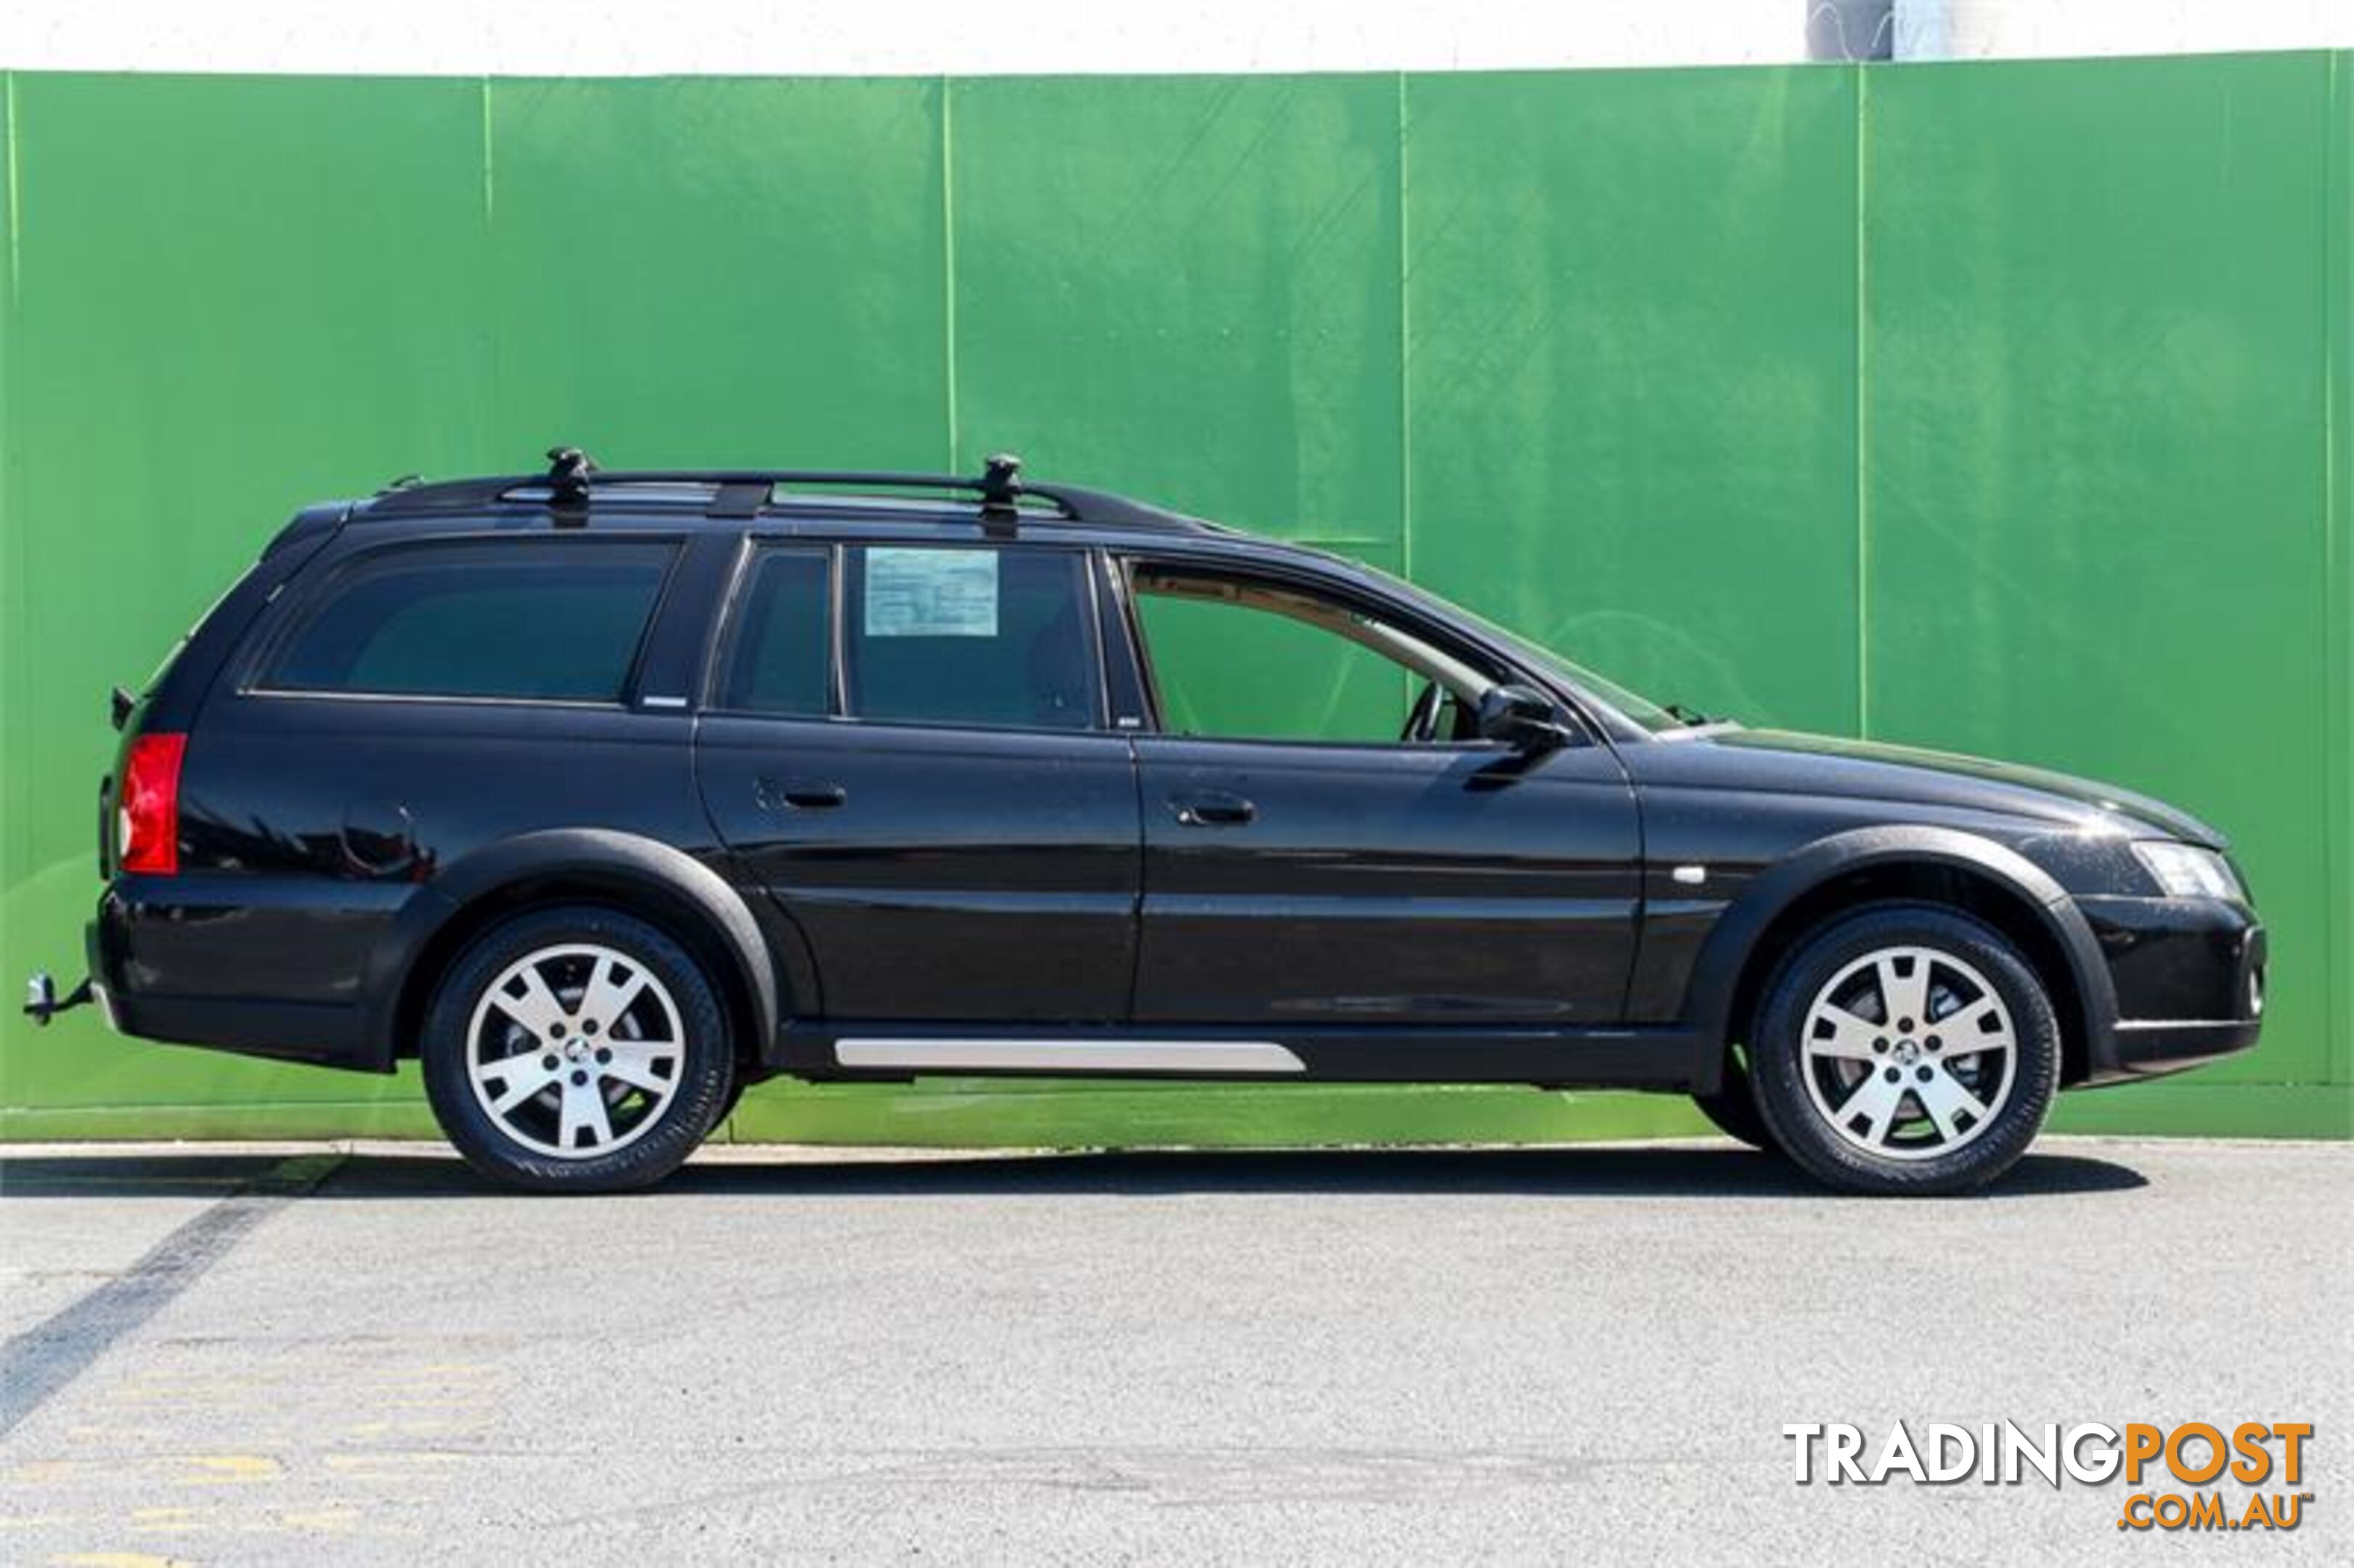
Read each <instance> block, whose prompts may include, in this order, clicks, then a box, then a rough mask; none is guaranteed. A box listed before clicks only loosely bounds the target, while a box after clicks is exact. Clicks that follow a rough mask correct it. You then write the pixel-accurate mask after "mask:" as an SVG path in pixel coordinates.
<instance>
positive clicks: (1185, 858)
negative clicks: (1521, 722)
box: [1126, 561, 1641, 1031]
mask: <svg viewBox="0 0 2354 1568" xmlns="http://www.w3.org/2000/svg"><path fill="white" fill-rule="evenodd" d="M1126 580H1127V582H1128V584H1129V593H1130V599H1131V603H1132V606H1133V610H1132V620H1133V621H1134V622H1135V624H1136V625H1137V627H1138V628H1139V629H1140V638H1141V641H1142V644H1143V651H1144V653H1145V656H1146V658H1145V663H1146V669H1147V672H1148V676H1149V680H1150V685H1151V687H1152V689H1153V694H1154V697H1155V706H1156V712H1157V719H1158V731H1157V733H1153V734H1149V735H1146V736H1140V738H1139V739H1138V741H1137V754H1138V762H1139V769H1140V772H1139V784H1140V796H1141V799H1142V802H1143V813H1144V840H1145V863H1144V903H1143V933H1142V938H1141V947H1140V952H1139V956H1138V971H1137V992H1136V1018H1137V1022H1139V1023H1140V1024H1143V1023H1148V1022H1150V1023H1204V1024H1230V1025H1231V1024H1252V1025H1257V1026H1260V1027H1263V1028H1267V1029H1269V1030H1270V1031H1274V1030H1278V1029H1279V1027H1280V1026H1281V1025H1284V1024H1290V1025H1297V1026H1326V1027H1331V1026H1354V1027H1356V1028H1360V1029H1364V1028H1369V1027H1378V1026H1384V1025H1416V1026H1420V1028H1421V1030H1423V1031H1427V1030H1428V1029H1429V1028H1430V1027H1431V1026H1433V1025H1455V1026H1476V1025H1493V1024H1518V1025H1542V1026H1546V1027H1550V1028H1575V1027H1580V1026H1591V1025H1595V1024H1603V1023H1609V1022H1614V1021H1616V1020H1617V1018H1618V1017H1619V1016H1620V1013H1621V1012H1622V1008H1623V1000H1624V995H1625V991H1626V984H1627V977H1628V967H1629V965H1630V963H1631V961H1632V959H1633V956H1634V947H1635V935H1636V925H1637V919H1638V898H1639V893H1640V885H1639V878H1638V865H1639V862H1640V855H1641V846H1640V842H1639V838H1638V828H1637V820H1636V807H1635V802H1634V799H1633V796H1632V793H1631V791H1630V789H1629V787H1628V782H1627V779H1626V776H1625V774H1624V773H1623V772H1622V771H1621V769H1620V768H1619V766H1618V763H1617V758H1616V757H1615V756H1614V755H1613V754H1612V753H1611V751H1610V750H1609V748H1608V747H1605V746H1603V745H1601V744H1599V743H1598V742H1596V741H1593V740H1590V739H1584V738H1581V739H1576V740H1574V741H1573V742H1572V743H1571V744H1568V745H1565V746H1563V747H1558V748H1556V749H1553V750H1551V751H1547V752H1543V753H1539V754H1533V755H1529V754H1521V753H1515V752H1512V751H1511V750H1508V749H1507V748H1505V747H1501V746H1499V745H1496V744H1494V743H1491V742H1489V741H1484V740H1481V739H1479V738H1478V737H1477V736H1476V733H1475V732H1474V727H1473V724H1472V719H1471V715H1472V713H1473V712H1474V710H1475V708H1476V705H1477V702H1478V697H1479V693H1480V692H1482V691H1484V690H1485V689H1486V688H1487V686H1488V685H1489V684H1490V683H1492V681H1493V679H1494V678H1495V677H1496V676H1497V675H1498V674H1500V673H1501V672H1499V671H1496V670H1492V669H1488V668H1483V667H1481V666H1480V665H1479V662H1477V661H1478V660H1479V658H1480V657H1481V656H1480V655H1479V654H1477V653H1476V652H1467V651H1466V650H1463V649H1461V648H1456V647H1450V646H1448V645H1447V642H1446V641H1445V640H1444V634H1443V632H1442V631H1439V630H1434V629H1431V628H1428V627H1426V626H1422V625H1418V624H1416V623H1414V622H1413V621H1411V620H1409V619H1408V618H1406V617H1405V615H1404V614H1403V613H1401V612H1398V611H1395V610H1384V609H1383V607H1379V606H1375V605H1371V604H1369V603H1367V602H1366V601H1364V600H1363V599H1351V598H1349V597H1346V596H1344V595H1342V594H1341V593H1340V592H1339V591H1337V590H1333V589H1327V588H1315V587H1313V586H1312V585H1306V584H1303V583H1301V582H1299V581H1298V580H1288V579H1278V578H1270V577H1254V576H1252V575H1249V574H1248V573H1247V572H1243V571H1238V570H1237V569H1235V568H1232V567H1224V566H1219V567H1204V566H1199V565H1189V564H1185V563H1182V562H1180V563H1153V562H1145V561H1139V562H1132V563H1129V570H1128V575H1127V579H1126Z"/></svg>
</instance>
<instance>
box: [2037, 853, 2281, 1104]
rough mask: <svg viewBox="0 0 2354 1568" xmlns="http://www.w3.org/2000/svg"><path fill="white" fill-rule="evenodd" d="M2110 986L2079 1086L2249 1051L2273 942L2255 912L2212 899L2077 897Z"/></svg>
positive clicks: (2258, 1027)
mask: <svg viewBox="0 0 2354 1568" xmlns="http://www.w3.org/2000/svg"><path fill="white" fill-rule="evenodd" d="M2076 902H2077V906H2078V907H2079V908H2080V909H2082V910H2083V912H2084V917H2085V920H2086V922H2087V923H2088V924H2089V925H2090V926H2091V927H2092V930H2093V935H2094V939H2095V940H2096V941H2097V942H2098V943H2099V944H2100V948H2101V956H2102V959H2103V960H2104V961H2105V963H2106V965H2107V967H2108V970H2109V978H2110V980H2111V982H2112V983H2113V985H2114V986H2115V991H2116V999H2117V1018H2116V1022H2115V1024H2114V1026H2113V1027H2112V1028H2111V1029H2110V1030H2109V1031H2108V1032H2107V1035H2108V1037H2107V1039H2106V1040H2098V1039H2096V1040H2094V1042H2093V1049H2092V1051H2091V1053H2090V1055H2091V1061H2090V1063H2089V1064H2088V1065H2089V1068H2090V1071H2089V1073H2088V1074H2087V1075H2086V1076H2085V1077H2084V1079H2083V1080H2081V1083H2082V1085H2083V1086H2100V1085H2106V1084H2127V1083H2136V1082H2138V1081H2141V1080H2143V1079H2147V1078H2157V1077H2163V1076H2165V1075H2168V1074H2169V1073H2180V1072H2187V1071H2188V1070H2190V1068H2193V1067H2200V1066H2204V1065H2207V1064H2208V1063H2210V1062H2214V1061H2219V1060H2221V1058H2223V1057H2226V1056H2232V1055H2236V1054H2239V1053H2241V1052H2243V1051H2252V1050H2253V1049H2255V1046H2256V1042H2257V1040H2258V1038H2259V1037H2260V1035H2261V1034H2262V1033H2263V1030H2264V993H2265V988H2266V985H2267V982H2268V980H2269V977H2268V975H2267V973H2266V964H2267V961H2268V959H2269V947H2268V944H2267V942H2266V940H2265V938H2264V927H2263V925H2262V924H2261V923H2260V922H2259V921H2258V920H2257V918H2256V913H2255V911H2254V910H2253V909H2251V908H2249V907H2248V906H2246V905H2243V904H2234V903H2228V902H2225V901H2222V900H2220V899H2212V898H2080V899H2078V900H2077V901H2076Z"/></svg>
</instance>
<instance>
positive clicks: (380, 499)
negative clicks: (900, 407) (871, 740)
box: [371, 446, 1214, 529]
mask: <svg viewBox="0 0 2354 1568" xmlns="http://www.w3.org/2000/svg"><path fill="white" fill-rule="evenodd" d="M547 458H548V466H547V468H546V470H545V471H542V472H539V473H522V474H496V475H492V476H490V477H487V478H482V479H459V480H445V481H441V482H436V483H427V482H422V481H420V480H419V479H418V478H417V476H416V475H414V474H408V475H404V476H402V477H401V478H400V479H398V480H396V481H395V482H392V483H391V484H389V485H387V486H386V487H385V488H384V489H382V490H380V491H378V492H377V493H376V504H375V506H374V507H373V508H371V510H372V511H373V512H375V513H376V514H378V515H397V514H410V513H419V512H462V511H469V510H472V509H474V508H478V507H482V506H492V505H500V504H507V505H537V506H544V507H546V508H547V509H548V510H549V511H550V512H552V513H554V514H556V521H557V523H558V524H559V525H563V526H573V527H577V526H579V525H580V524H584V523H586V522H587V521H588V506H589V503H590V502H591V501H592V500H593V499H594V498H595V497H596V496H597V495H598V493H600V492H602V493H606V494H609V495H611V496H613V498H614V499H617V500H618V499H620V496H619V494H617V493H618V492H621V491H625V490H628V489H631V488H632V487H635V488H646V487H652V486H664V485H668V486H673V487H682V488H700V489H705V490H708V491H709V492H710V493H711V494H710V496H709V499H708V501H707V503H705V513H706V514H707V515H710V516H714V517H739V518H742V517H757V516H758V515H759V514H760V513H761V512H762V511H763V510H764V509H765V508H767V507H769V506H771V505H775V504H778V497H777V492H778V491H779V490H785V491H792V490H809V489H815V490H819V491H825V492H842V493H848V494H852V495H855V494H856V493H860V492H882V493H889V492H894V491H917V492H932V493H939V494H943V495H949V496H953V495H971V496H977V497H978V498H979V500H980V502H981V520H982V522H983V523H984V524H990V525H991V526H997V527H1006V526H1012V525H1014V524H1019V523H1022V522H1025V521H1036V522H1066V523H1077V524H1096V525H1100V526H1108V527H1139V528H1168V529H1176V528H1206V527H1211V526H1214V525H1213V524H1206V523H1204V522H1202V521H1201V520H1200V519H1198V518H1193V517H1188V516H1185V515H1183V514H1181V513H1176V512H1171V511H1168V510H1167V509H1165V508H1162V507H1159V506H1153V505H1150V504H1148V503H1144V502H1140V501H1132V500H1130V499H1129V498H1128V497H1127V496H1124V495H1114V494H1111V493H1108V492H1107V491H1101V490H1089V489H1086V488H1083V487H1081V486H1078V485H1069V484H1036V483H1033V482H1029V481H1027V480H1024V479H1023V477H1022V460H1021V459H1020V458H1019V457H1017V456H1015V455H1014V454H1013V453H1011V452H999V453H996V454H994V455H992V456H991V458H989V460H988V461H987V462H986V463H985V464H984V465H983V467H982V470H981V473H980V475H979V476H977V477H976V476H973V475H970V474H953V473H900V472H891V471H877V470H868V469H792V468H779V469H604V468H599V467H598V466H597V464H596V462H595V461H594V460H593V459H591V458H590V457H589V456H588V453H587V452H585V451H583V450H580V449H579V448H578V447H570V446H558V447H551V448H549V449H548V453H547ZM1049 509H1051V510H1049Z"/></svg>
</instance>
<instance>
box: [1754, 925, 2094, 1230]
mask: <svg viewBox="0 0 2354 1568" xmlns="http://www.w3.org/2000/svg"><path fill="white" fill-rule="evenodd" d="M1753 1033H1754V1035H1755V1038H1754V1040H1753V1041H1752V1043H1751V1045H1750V1070H1751V1072H1752V1074H1753V1075H1755V1085H1756V1089H1757V1106H1758V1109H1759V1110H1760V1111H1761V1112H1762V1113H1763V1114H1764V1117H1765V1125H1766V1127H1767V1128H1768V1129H1769V1130H1770V1131H1771V1132H1772V1134H1773V1136H1774V1140H1775V1141H1776V1143H1777V1144H1779V1145H1780V1146H1781V1147H1782V1149H1783V1150H1784V1151H1785V1152H1787V1154H1788V1155H1789V1156H1790V1158H1791V1159H1793V1160H1796V1161H1797V1163H1798V1164H1799V1165H1801V1166H1803V1167H1804V1168H1805V1169H1806V1170H1808V1171H1810V1172H1811V1173H1812V1174H1814V1175H1815V1176H1817V1177H1819V1179H1821V1180H1822V1181H1827V1182H1829V1183H1830V1184H1831V1185H1832V1186H1835V1187H1840V1188H1843V1189H1845V1190H1847V1191H1850V1192H1872V1193H1907V1192H1911V1193H1940V1192H1967V1191H1970V1190H1972V1189H1974V1188H1978V1187H1982V1186H1984V1185H1985V1184H1986V1183H1988V1182H1989V1181H1993V1180H1994V1179H1995V1178H1997V1177H1998V1176H2000V1175H2001V1174H2002V1173H2003V1172H2004V1171H2008V1170H2009V1169H2010V1167H2011V1166H2012V1165H2013V1164H2015V1163H2017V1162H2018V1160H2019V1158H2020V1156H2021V1155H2022V1154H2024V1153H2025V1152H2026V1151H2027V1147H2028V1145H2029V1144H2030V1143H2031V1142H2032V1141H2034V1139H2035V1136H2036V1134H2037V1133H2038V1132H2039V1131H2041V1128H2042V1126H2043V1118H2044V1116H2045V1115H2046V1113H2047V1112H2049V1110H2050V1109H2051V1107H2052V1095H2053V1094H2054V1093H2055V1092H2056V1090H2057V1088H2058V1084H2059V1073H2060V1025H2059V1021H2058V1019H2057V1017H2056V1016H2055V1014H2054V1013H2053V1012H2052V1001H2051V998H2050V996H2049V995H2048V994H2047V992H2046V991H2045V989H2044V987H2043V984H2042V982H2041V980H2039V979H2038V978H2037V977H2036V974H2035V970H2034V969H2033V968H2032V967H2031V965H2030V964H2029V963H2028V961H2027V959H2026V958H2025V957H2024V956H2023V955H2022V954H2021V953H2020V951H2019V949H2018V948H2016V947H2014V946H2013V945H2012V944H2011V942H2010V941H2009V939H2008V938H2005V937H2004V936H2003V935H2002V934H2001V933H2000V932H1999V931H1997V930H1995V929H1994V928H1993V927H1990V926H1988V925H1987V924H1985V923H1984V922H1982V921H1980V920H1978V919H1976V918H1974V917H1972V916H1968V915H1965V914H1963V913H1961V912H1960V911H1958V910H1954V909H1948V908H1943V907H1940V906H1935V905H1925V904H1878V905H1872V906H1866V907H1864V908H1861V909H1858V910H1855V911H1853V912H1852V913H1850V914H1848V915H1845V916H1840V917H1838V918H1836V919H1834V920H1832V921H1831V922H1829V924H1827V925H1825V926H1824V927H1821V928H1820V929H1819V930H1818V931H1816V932H1815V933H1814V934H1813V935H1812V936H1811V937H1809V938H1807V939H1806V940H1805V941H1803V942H1801V943H1800V944H1799V945H1798V946H1797V948H1796V950H1794V951H1793V952H1792V953H1791V954H1790V955H1789V957H1788V958H1787V959H1786V960H1785V961H1784V962H1783V964H1782V965H1781V967H1780V969H1779V970H1778V971H1777V973H1776V977H1775V979H1774V980H1773V981H1772V983H1771V984H1770V985H1769V986H1768V988H1767V991H1766V994H1765V1006H1764V1009H1763V1012H1762V1013H1761V1015H1760V1018H1759V1021H1758V1027H1757V1029H1756V1030H1755V1031H1754V1032H1753Z"/></svg>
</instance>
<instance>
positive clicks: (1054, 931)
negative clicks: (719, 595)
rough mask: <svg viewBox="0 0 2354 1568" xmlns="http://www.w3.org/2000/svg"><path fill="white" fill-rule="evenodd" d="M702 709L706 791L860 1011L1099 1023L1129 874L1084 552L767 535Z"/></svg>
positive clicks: (799, 1002)
mask: <svg viewBox="0 0 2354 1568" xmlns="http://www.w3.org/2000/svg"><path fill="white" fill-rule="evenodd" d="M743 584H744V586H743V588H741V590H740V591H739V593H738V594H737V605H736V608H735V609H734V611H733V614H732V616H731V624H730V626H729V627H728V629H727V630H726V632H725V633H724V635H723V639H722V642H721V647H720V651H719V654H718V658H717V660H716V668H715V672H714V675H713V681H712V690H711V694H710V696H709V699H708V702H707V704H706V707H705V715H704V717H703V721H702V724H701V726H700V738H699V741H698V762H699V767H700V774H701V780H702V787H703V791H704V799H705V804H706V806H707V807H708V809H709V810H710V812H711V815H712V819H713V821H714V822H715V824H716V827H717V828H718V831H719V832H720V834H721V836H722V838H723V839H724V840H725V841H726V843H727V845H728V847H729V849H730V851H731V852H732V853H733V855H734V857H735V860H736V863H737V867H738V870H739V875H741V876H742V877H743V878H744V880H746V881H748V882H749V883H751V884H754V885H757V886H758V887H759V888H760V889H761V890H762V891H763V892H764V893H765V894H766V895H767V896H768V897H769V898H770V899H771V900H773V902H774V904H775V906H777V907H778V908H779V910H780V911H781V912H782V914H783V915H784V916H785V917H786V918H787V919H788V920H789V921H790V924H791V927H792V928H793V929H794V930H795V931H797V932H798V934H799V937H800V938H801V940H803V941H805V942H806V944H807V946H808V949H809V955H810V958H811V960H813V967H814V969H815V972H816V975H817V980H818V988H819V991H820V995H819V996H818V997H817V998H814V999H812V998H806V997H796V998H794V999H793V1005H794V1009H795V1011H796V1012H798V1013H800V1014H801V1016H803V1017H809V1016H811V1015H812V1014H814V1013H817V1012H821V1011H822V1015H823V1017H824V1019H825V1021H826V1023H827V1025H828V1027H830V1028H832V1029H833V1030H835V1031H837V1032H838V1031H841V1030H843V1029H845V1028H849V1027H852V1026H854V1025H855V1024H857V1023H859V1022H870V1021H871V1022H890V1021H895V1020H896V1021H942V1022H991V1021H996V1022H1023V1023H1033V1024H1035V1023H1050V1022H1072V1023H1086V1022H1118V1021H1119V1020H1120V1019H1122V1018H1124V1017H1125V1016H1126V1013H1127V1011H1128V1001H1129V981H1130V979H1131V977H1132V975H1133V972H1134V962H1135V931H1136V903H1137V896H1138V886H1139V872H1140V854H1139V848H1138V839H1139V830H1138V824H1137V804H1136V782H1135V772H1134V761H1133V758H1132V756H1131V753H1130V751H1129V741H1128V738H1127V737H1126V736H1121V735H1119V734H1115V733H1113V732H1112V731H1111V730H1109V729H1108V727H1107V726H1106V725H1105V723H1104V704H1103V695H1102V683H1101V676H1100V671H1101V662H1100V657H1099V649H1098V646H1097V630H1096V628H1097V620H1096V615H1095V609H1094V591H1095V590H1094V584H1093V574H1092V573H1091V571H1090V570H1089V568H1088V563H1087V556H1086V555H1085V553H1084V552H1081V551H1075V550H1067V549H1058V548H1053V547H1045V546H984V545H972V546H963V545H960V546H938V547H935V546H923V547H919V548H910V547H905V546H894V545H881V544H875V545H843V546H804V545H793V544H779V545H774V546H767V547H765V548H763V549H761V550H760V551H759V552H758V554H757V555H756V556H755V557H754V559H753V560H752V562H751V563H750V564H749V566H748V570H747V571H746V573H745V574H744V577H743Z"/></svg>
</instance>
